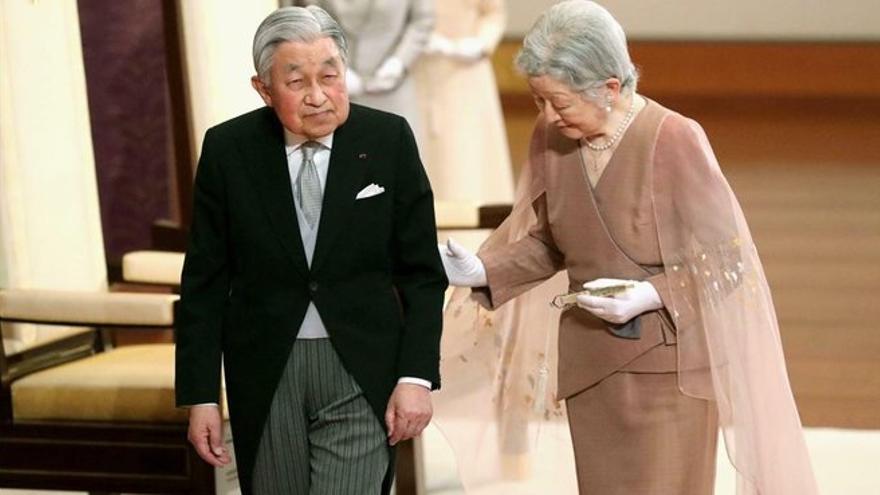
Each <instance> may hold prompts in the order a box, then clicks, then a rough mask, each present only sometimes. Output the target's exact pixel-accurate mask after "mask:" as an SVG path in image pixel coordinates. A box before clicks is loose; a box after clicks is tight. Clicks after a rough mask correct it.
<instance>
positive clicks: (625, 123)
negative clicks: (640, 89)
mask: <svg viewBox="0 0 880 495" xmlns="http://www.w3.org/2000/svg"><path fill="white" fill-rule="evenodd" d="M635 113H636V99H635V96H633V98H632V100H631V101H630V103H629V110H628V111H627V112H626V116H625V117H624V118H623V121H621V122H620V125H619V126H618V127H617V130H616V131H614V135H612V136H611V139H609V140H607V141H605V143H603V144H593V143H591V142H590V141H589V140H588V139H587V138H586V137H585V138H584V144H586V145H587V148H590V149H591V150H593V151H605V150H607V149H608V148H610V147H612V146H614V143H616V142H617V140H618V139H620V136H622V135H623V131H625V130H626V127H627V126H628V125H629V123H630V121H631V120H632V118H633V115H635Z"/></svg>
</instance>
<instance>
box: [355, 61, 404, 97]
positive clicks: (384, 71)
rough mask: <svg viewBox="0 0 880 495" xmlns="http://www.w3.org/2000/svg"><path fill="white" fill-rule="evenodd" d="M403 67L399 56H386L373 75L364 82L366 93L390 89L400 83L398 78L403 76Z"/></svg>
mask: <svg viewBox="0 0 880 495" xmlns="http://www.w3.org/2000/svg"><path fill="white" fill-rule="evenodd" d="M403 69H404V67H403V62H402V61H401V60H400V59H399V58H397V57H388V59H387V60H385V61H384V62H382V65H381V66H379V68H378V69H377V70H376V73H375V74H373V77H372V78H370V79H369V80H368V81H367V82H366V84H364V89H365V90H366V91H367V93H382V92H384V91H391V90H392V89H394V88H396V87H397V85H398V84H400V80H401V79H402V78H403Z"/></svg>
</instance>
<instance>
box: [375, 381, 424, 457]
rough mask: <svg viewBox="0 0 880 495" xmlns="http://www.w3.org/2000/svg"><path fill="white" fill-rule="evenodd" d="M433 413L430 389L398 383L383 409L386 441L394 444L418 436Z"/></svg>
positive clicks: (412, 384)
mask: <svg viewBox="0 0 880 495" xmlns="http://www.w3.org/2000/svg"><path fill="white" fill-rule="evenodd" d="M433 413H434V412H433V408H432V407H431V391H430V390H428V389H427V388H425V387H423V386H421V385H416V384H414V383H398V384H397V386H396V387H394V392H392V393H391V398H390V399H389V400H388V408H387V409H386V410H385V424H386V425H387V426H388V443H389V444H391V445H395V444H396V443H397V442H400V441H401V440H408V439H410V438H413V437H416V436H418V435H419V434H420V433H421V432H422V430H424V429H425V427H426V426H428V423H429V422H430V421H431V416H432V415H433Z"/></svg>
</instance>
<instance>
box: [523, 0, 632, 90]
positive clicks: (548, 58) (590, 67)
mask: <svg viewBox="0 0 880 495" xmlns="http://www.w3.org/2000/svg"><path fill="white" fill-rule="evenodd" d="M516 65H517V67H518V68H519V70H520V71H522V72H523V73H525V75H526V76H528V77H540V76H549V77H552V78H553V79H556V80H558V81H560V82H562V83H565V84H567V85H568V86H569V87H571V89H573V90H574V91H578V92H581V93H584V94H586V95H588V96H593V97H595V96H598V95H596V94H592V92H591V91H590V90H591V89H594V88H597V87H598V86H600V85H601V84H602V83H604V82H605V81H606V80H608V79H609V78H612V77H614V78H617V79H619V80H620V83H621V91H623V92H627V91H628V92H633V91H635V90H636V84H637V82H638V72H637V71H636V68H635V66H634V65H633V64H632V61H631V60H630V58H629V52H628V51H627V48H626V34H624V32H623V28H622V27H621V26H620V24H619V23H618V22H617V20H615V19H614V17H612V16H611V14H610V13H609V12H608V11H607V10H605V9H604V8H603V7H601V6H600V5H599V4H597V3H595V2H591V1H589V0H566V1H564V2H560V3H558V4H556V5H554V6H552V7H550V9H548V10H547V11H546V12H544V14H542V15H541V17H539V18H538V20H537V21H536V22H535V25H534V26H532V29H531V30H530V31H529V33H528V34H527V35H526V38H525V40H524V41H523V47H522V49H521V50H520V52H519V54H518V55H517V57H516Z"/></svg>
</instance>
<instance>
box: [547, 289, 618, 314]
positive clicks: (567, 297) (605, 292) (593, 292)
mask: <svg viewBox="0 0 880 495" xmlns="http://www.w3.org/2000/svg"><path fill="white" fill-rule="evenodd" d="M633 287H635V284H620V285H609V286H607V287H597V288H595V289H584V290H581V291H577V292H569V293H568V294H560V295H558V296H556V297H554V298H553V300H552V301H550V305H551V306H553V307H554V308H557V309H561V310H563V311H564V310H566V309H569V308H571V307H572V306H574V305H575V304H577V296H581V295H587V296H594V297H612V296H615V295H617V294H620V293H622V292H625V291H626V290H627V289H632V288H633Z"/></svg>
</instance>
